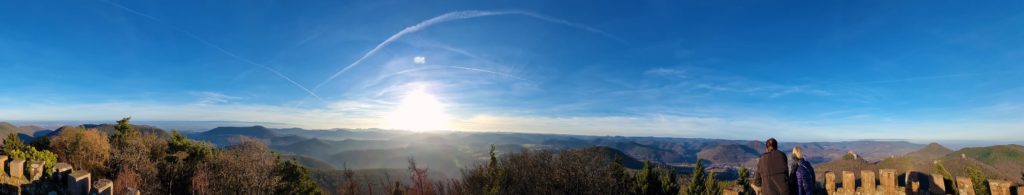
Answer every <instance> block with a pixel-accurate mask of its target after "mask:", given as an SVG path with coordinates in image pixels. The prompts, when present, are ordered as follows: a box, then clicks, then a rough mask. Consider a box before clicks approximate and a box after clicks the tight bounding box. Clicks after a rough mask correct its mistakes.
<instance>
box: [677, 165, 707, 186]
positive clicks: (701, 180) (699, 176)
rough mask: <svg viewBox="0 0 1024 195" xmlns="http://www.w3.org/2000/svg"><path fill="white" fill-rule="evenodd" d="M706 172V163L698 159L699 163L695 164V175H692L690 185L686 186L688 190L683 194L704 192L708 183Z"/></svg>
mask: <svg viewBox="0 0 1024 195" xmlns="http://www.w3.org/2000/svg"><path fill="white" fill-rule="evenodd" d="M705 174H706V173H704V163H702V162H701V160H700V159H697V164H696V165H694V166H693V175H690V185H687V186H686V190H685V191H683V193H682V194H687V195H696V194H703V193H704V192H705V191H706V189H705V187H706V186H705V185H707V181H706V180H707V175H705Z"/></svg>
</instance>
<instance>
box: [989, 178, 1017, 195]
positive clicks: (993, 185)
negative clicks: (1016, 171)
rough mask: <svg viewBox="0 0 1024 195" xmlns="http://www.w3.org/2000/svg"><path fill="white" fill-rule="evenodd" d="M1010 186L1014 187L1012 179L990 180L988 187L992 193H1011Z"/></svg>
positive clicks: (1008, 194)
mask: <svg viewBox="0 0 1024 195" xmlns="http://www.w3.org/2000/svg"><path fill="white" fill-rule="evenodd" d="M1010 187H1013V183H1010V181H1006V180H998V179H989V180H988V189H989V190H990V191H991V192H992V195H1010Z"/></svg>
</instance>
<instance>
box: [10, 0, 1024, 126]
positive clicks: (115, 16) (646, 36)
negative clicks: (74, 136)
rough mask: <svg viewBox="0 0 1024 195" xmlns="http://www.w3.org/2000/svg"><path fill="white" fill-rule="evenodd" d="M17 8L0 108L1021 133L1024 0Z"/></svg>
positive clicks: (56, 114)
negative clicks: (427, 104) (421, 109)
mask: <svg viewBox="0 0 1024 195" xmlns="http://www.w3.org/2000/svg"><path fill="white" fill-rule="evenodd" d="M0 4H2V6H0V67H2V69H3V74H2V76H0V78H2V79H0V120H9V121H19V120H20V121H26V120H36V121H39V120H110V121H113V120H115V119H117V118H120V117H123V116H132V117H134V118H135V119H136V120H150V121H256V122H268V123H285V124H286V126H298V127H307V128H335V127H339V128H370V127H387V126H388V123H389V122H385V121H386V120H385V119H386V118H388V116H391V115H392V114H393V113H394V112H396V110H401V109H400V107H402V105H404V104H403V103H402V102H403V97H407V95H408V94H410V93H412V92H416V91H421V92H424V93H426V94H429V95H430V96H431V97H432V98H434V100H436V101H437V102H440V104H441V105H442V107H441V109H442V110H443V111H442V113H443V114H444V115H446V118H444V120H446V121H447V122H446V123H447V126H448V127H449V128H450V129H455V130H466V131H521V132H542V133H570V134H591V135H639V136H647V135H652V136H680V137H712V138H728V139H763V138H764V137H769V136H772V137H777V138H781V139H787V140H808V141H809V140H850V139H914V140H991V141H1022V140H1020V139H1021V138H1020V136H1019V134H1020V133H1021V132H1024V122H1022V121H1024V120H1022V119H1024V84H1022V83H1024V64H1021V63H1022V62H1024V36H1021V35H1022V34H1024V25H1021V24H1024V5H1022V4H1024V3H1022V2H972V3H963V4H958V2H936V1H921V2H912V1H899V2H888V1H887V2H789V3H782V2H678V1H610V2H592V1H562V2H550V1H442V2H433V1H301V2H296V1H123V2H122V1H70V2H47V1H43V2H20V1H3V2H2V3H0ZM375 48H376V49H375ZM357 61H358V63H354V62H357ZM346 67H348V68H346ZM341 70H344V71H341ZM335 75H336V76H335ZM332 76H334V77H333V78H332ZM331 78H332V79H331ZM318 86H319V87H318ZM392 123H393V122H392Z"/></svg>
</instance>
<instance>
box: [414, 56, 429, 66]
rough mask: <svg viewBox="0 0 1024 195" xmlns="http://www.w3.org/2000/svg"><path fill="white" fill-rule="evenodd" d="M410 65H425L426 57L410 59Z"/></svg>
mask: <svg viewBox="0 0 1024 195" xmlns="http://www.w3.org/2000/svg"><path fill="white" fill-rule="evenodd" d="M412 63H416V64H426V63H427V57H425V56H416V57H414V58H412Z"/></svg>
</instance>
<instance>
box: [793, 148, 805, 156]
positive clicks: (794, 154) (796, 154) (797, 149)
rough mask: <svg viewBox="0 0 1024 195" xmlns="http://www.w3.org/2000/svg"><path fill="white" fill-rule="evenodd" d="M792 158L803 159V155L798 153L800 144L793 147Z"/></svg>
mask: <svg viewBox="0 0 1024 195" xmlns="http://www.w3.org/2000/svg"><path fill="white" fill-rule="evenodd" d="M793 158H796V159H804V155H803V154H801V153H800V146H795V147H793Z"/></svg>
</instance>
